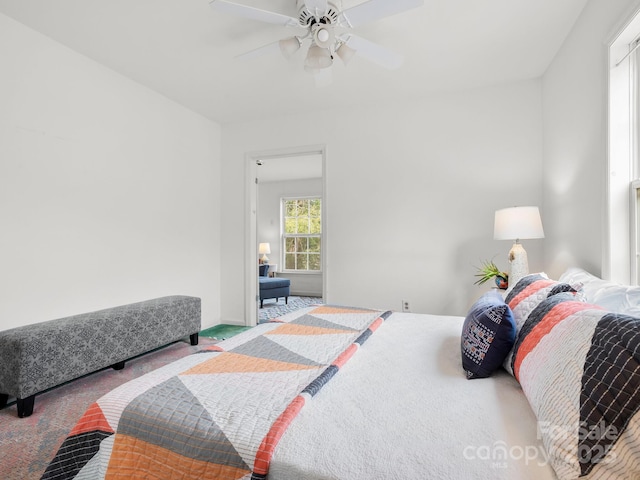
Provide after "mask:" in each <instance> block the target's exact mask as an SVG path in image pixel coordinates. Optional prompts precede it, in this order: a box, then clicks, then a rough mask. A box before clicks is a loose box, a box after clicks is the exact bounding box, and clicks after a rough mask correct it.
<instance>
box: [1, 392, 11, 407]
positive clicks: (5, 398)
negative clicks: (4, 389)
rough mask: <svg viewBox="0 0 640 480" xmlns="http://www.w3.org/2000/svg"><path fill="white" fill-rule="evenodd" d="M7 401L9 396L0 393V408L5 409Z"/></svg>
mask: <svg viewBox="0 0 640 480" xmlns="http://www.w3.org/2000/svg"><path fill="white" fill-rule="evenodd" d="M8 401H9V394H8V393H0V408H4V407H6V406H7V402H8Z"/></svg>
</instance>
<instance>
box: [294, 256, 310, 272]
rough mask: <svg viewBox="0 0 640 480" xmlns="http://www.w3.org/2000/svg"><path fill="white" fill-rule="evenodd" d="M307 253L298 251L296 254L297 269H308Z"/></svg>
mask: <svg viewBox="0 0 640 480" xmlns="http://www.w3.org/2000/svg"><path fill="white" fill-rule="evenodd" d="M307 259H308V257H307V254H306V253H298V254H297V255H296V269H297V270H308V262H307Z"/></svg>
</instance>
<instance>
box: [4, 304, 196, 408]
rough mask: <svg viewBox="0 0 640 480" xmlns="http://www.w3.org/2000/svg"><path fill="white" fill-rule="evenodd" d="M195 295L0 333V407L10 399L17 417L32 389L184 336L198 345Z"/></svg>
mask: <svg viewBox="0 0 640 480" xmlns="http://www.w3.org/2000/svg"><path fill="white" fill-rule="evenodd" d="M200 315H201V314H200V299H199V298H197V297H188V296H182V295H176V296H170V297H162V298H156V299H153V300H147V301H144V302H138V303H132V304H130V305H123V306H119V307H114V308H108V309H105V310H100V311H97V312H91V313H84V314H81V315H75V316H72V317H65V318H59V319H57V320H50V321H47V322H41V323H35V324H32V325H26V326H23V327H17V328H13V329H10V330H5V331H1V332H0V408H2V407H4V406H6V404H7V402H8V399H9V397H10V396H11V397H16V399H17V401H16V404H17V407H18V416H19V417H28V416H29V415H31V413H32V412H33V405H34V401H35V396H36V394H37V393H40V392H43V391H45V390H47V389H50V388H52V387H56V386H58V385H61V384H63V383H64V382H67V381H69V380H74V379H76V378H79V377H81V376H83V375H85V374H87V373H92V372H95V371H97V370H100V369H102V368H106V367H112V368H114V369H116V370H119V369H121V368H124V362H125V360H128V359H130V358H132V357H135V356H137V355H140V354H143V353H146V352H149V351H151V350H154V349H156V348H159V347H162V346H164V345H167V344H169V343H172V342H175V341H177V340H180V339H182V338H185V337H187V336H189V337H190V340H191V344H192V345H197V344H198V332H199V331H200V325H201V318H200Z"/></svg>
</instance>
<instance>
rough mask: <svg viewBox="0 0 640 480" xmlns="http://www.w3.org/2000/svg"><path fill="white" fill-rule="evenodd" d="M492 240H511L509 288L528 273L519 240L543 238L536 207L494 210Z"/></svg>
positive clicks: (526, 261) (523, 251) (525, 257)
mask: <svg viewBox="0 0 640 480" xmlns="http://www.w3.org/2000/svg"><path fill="white" fill-rule="evenodd" d="M493 238H494V239H496V240H513V241H514V244H513V246H512V247H511V250H510V251H509V288H512V287H514V286H515V284H516V283H518V280H520V279H521V278H522V277H524V276H525V275H527V274H528V273H529V262H528V260H527V252H526V251H525V249H524V248H523V247H522V244H521V243H520V240H523V239H533V238H544V230H543V229H542V220H541V219H540V210H539V209H538V207H511V208H503V209H502V210H496V215H495V221H494V226H493Z"/></svg>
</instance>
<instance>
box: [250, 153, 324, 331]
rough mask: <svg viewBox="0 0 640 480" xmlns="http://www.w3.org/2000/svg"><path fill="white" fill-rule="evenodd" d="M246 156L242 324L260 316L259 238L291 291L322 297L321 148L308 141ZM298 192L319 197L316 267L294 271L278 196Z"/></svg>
mask: <svg viewBox="0 0 640 480" xmlns="http://www.w3.org/2000/svg"><path fill="white" fill-rule="evenodd" d="M246 162H247V163H246V177H247V179H246V181H247V205H248V208H247V209H246V212H247V214H246V215H247V230H246V231H247V235H246V245H245V248H246V252H245V258H246V259H247V266H246V269H245V278H246V282H245V292H246V294H245V324H246V325H248V326H252V325H256V324H257V323H258V322H259V313H260V308H259V307H260V300H259V284H258V266H259V258H260V257H262V256H263V255H264V254H259V253H258V252H259V244H261V243H268V244H269V250H270V252H271V253H270V254H268V261H269V264H270V270H269V271H270V272H271V271H272V270H273V271H275V275H276V276H282V277H286V278H288V279H290V281H291V294H296V293H312V294H314V295H317V294H319V295H321V296H322V298H323V299H325V300H326V252H327V248H326V246H327V243H326V239H327V235H326V221H325V219H326V210H327V209H326V176H325V163H326V149H325V147H324V146H309V147H300V148H291V149H282V150H277V151H268V152H254V153H250V154H247V155H246ZM297 197H300V198H303V197H306V198H309V197H319V198H320V199H321V201H322V208H321V224H322V231H321V234H320V237H321V238H320V245H321V252H320V264H321V267H320V271H319V272H318V271H311V272H309V271H306V272H305V271H302V272H301V271H296V270H294V269H293V267H292V264H291V261H290V260H291V258H290V255H289V254H287V255H285V250H286V248H285V244H284V242H283V236H282V222H281V213H280V212H281V208H282V201H283V199H285V198H297ZM286 258H287V259H288V260H285V259H286ZM314 292H315V293H314ZM283 300H284V299H281V300H280V302H283ZM270 301H271V302H273V301H275V299H274V300H270ZM266 302H267V301H266V300H265V303H266ZM270 307H271V308H273V307H274V305H270ZM263 316H264V315H263Z"/></svg>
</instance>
